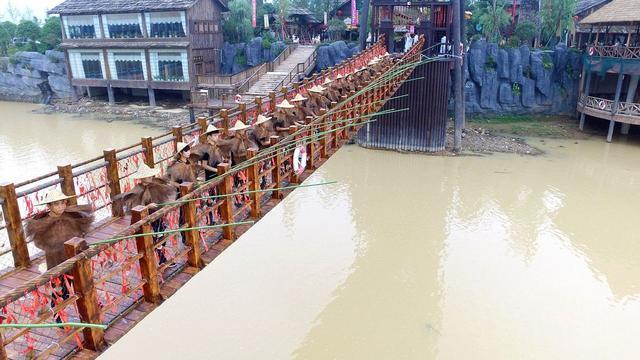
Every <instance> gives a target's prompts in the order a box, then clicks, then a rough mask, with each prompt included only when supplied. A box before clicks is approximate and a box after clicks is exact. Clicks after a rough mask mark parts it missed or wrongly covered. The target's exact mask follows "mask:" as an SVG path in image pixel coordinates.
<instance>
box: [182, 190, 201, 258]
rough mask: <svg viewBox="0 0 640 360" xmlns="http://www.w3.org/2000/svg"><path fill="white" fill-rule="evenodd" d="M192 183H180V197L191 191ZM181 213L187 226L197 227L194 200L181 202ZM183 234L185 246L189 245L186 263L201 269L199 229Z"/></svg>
mask: <svg viewBox="0 0 640 360" xmlns="http://www.w3.org/2000/svg"><path fill="white" fill-rule="evenodd" d="M192 188H193V184H192V183H190V182H184V183H182V184H180V197H183V196H185V195H187V194H188V193H190V192H191V190H192ZM182 213H183V214H184V222H185V224H186V226H187V227H190V228H192V227H197V226H198V219H197V217H196V203H195V201H188V202H185V203H184V204H182ZM184 236H185V239H186V242H187V246H189V247H191V250H189V253H188V254H187V263H188V264H189V266H193V267H195V268H199V269H202V268H203V267H204V263H203V262H202V258H201V257H200V231H198V230H189V231H185V232H184Z"/></svg>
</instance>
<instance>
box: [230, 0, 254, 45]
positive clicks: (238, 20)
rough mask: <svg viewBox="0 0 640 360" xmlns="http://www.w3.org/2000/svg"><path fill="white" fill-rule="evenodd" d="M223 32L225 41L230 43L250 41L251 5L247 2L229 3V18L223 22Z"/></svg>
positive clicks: (240, 0)
mask: <svg viewBox="0 0 640 360" xmlns="http://www.w3.org/2000/svg"><path fill="white" fill-rule="evenodd" d="M223 31H224V37H225V39H227V40H229V41H230V42H232V43H240V42H247V41H249V40H251V38H252V37H253V27H251V4H250V3H249V2H248V1H247V0H231V1H229V17H228V18H227V19H226V20H225V22H224V25H223Z"/></svg>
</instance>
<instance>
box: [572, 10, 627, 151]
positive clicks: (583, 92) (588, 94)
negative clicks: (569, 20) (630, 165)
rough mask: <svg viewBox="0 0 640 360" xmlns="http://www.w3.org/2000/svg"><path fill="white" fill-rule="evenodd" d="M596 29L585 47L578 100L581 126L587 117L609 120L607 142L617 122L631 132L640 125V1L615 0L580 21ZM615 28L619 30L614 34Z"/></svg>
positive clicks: (581, 23) (624, 129)
mask: <svg viewBox="0 0 640 360" xmlns="http://www.w3.org/2000/svg"><path fill="white" fill-rule="evenodd" d="M580 25H581V26H589V27H590V28H592V29H593V31H592V32H591V33H590V34H589V38H588V41H587V44H586V48H585V60H584V66H583V70H582V83H581V86H580V96H579V99H578V108H577V110H578V112H580V129H583V127H584V121H585V116H586V115H589V116H592V117H595V118H599V119H604V120H608V121H609V132H608V134H607V141H608V142H611V139H612V137H613V132H614V129H615V125H616V123H621V124H622V126H621V133H622V134H628V133H629V129H630V127H631V125H640V93H637V88H638V80H639V79H640V0H613V1H612V2H610V3H608V4H606V5H604V6H602V8H600V9H598V10H596V11H595V12H593V13H592V14H591V15H589V16H587V17H586V18H584V19H583V20H582V21H581V22H580ZM612 29H617V30H615V32H614V33H611V30H612Z"/></svg>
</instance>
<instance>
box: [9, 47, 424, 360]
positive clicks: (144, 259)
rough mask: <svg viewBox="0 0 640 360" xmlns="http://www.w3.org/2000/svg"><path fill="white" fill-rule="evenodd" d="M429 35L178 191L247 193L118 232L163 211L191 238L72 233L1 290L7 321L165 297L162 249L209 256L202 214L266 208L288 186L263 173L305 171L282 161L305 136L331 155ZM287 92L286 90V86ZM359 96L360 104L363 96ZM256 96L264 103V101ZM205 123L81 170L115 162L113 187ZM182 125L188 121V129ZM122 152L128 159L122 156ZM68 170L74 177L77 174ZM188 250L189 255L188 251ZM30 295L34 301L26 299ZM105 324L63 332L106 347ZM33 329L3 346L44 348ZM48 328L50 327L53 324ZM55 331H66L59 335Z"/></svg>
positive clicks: (190, 260)
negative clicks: (97, 239)
mask: <svg viewBox="0 0 640 360" xmlns="http://www.w3.org/2000/svg"><path fill="white" fill-rule="evenodd" d="M423 43H424V40H423V39H422V41H419V42H418V44H419V45H417V46H416V47H415V48H414V49H412V51H410V52H408V53H407V54H405V55H404V58H403V60H402V61H400V62H398V63H396V64H394V65H393V66H392V67H391V68H390V69H388V70H387V71H386V72H384V73H383V74H381V75H380V76H379V77H378V78H377V79H375V80H373V81H372V82H371V84H369V85H367V86H366V87H365V88H363V89H360V90H358V91H353V92H352V93H351V94H349V96H345V97H344V98H343V99H342V101H341V102H340V103H339V104H337V105H336V106H335V107H333V108H331V109H330V110H328V111H327V110H324V111H323V112H322V113H321V115H320V116H318V117H316V118H315V119H312V118H308V119H307V121H306V124H305V126H303V127H302V128H297V127H295V126H294V127H292V128H291V129H290V134H289V135H288V136H285V137H283V138H282V139H277V138H272V143H273V145H274V146H273V147H272V148H267V149H265V150H262V151H259V152H258V151H255V150H250V151H249V155H250V156H249V160H247V161H245V162H243V163H240V164H238V165H237V166H235V167H233V168H230V167H229V166H228V165H226V164H221V165H220V166H219V168H218V170H219V171H218V174H219V176H217V177H216V178H214V179H213V180H211V181H208V182H205V183H203V184H201V185H200V186H198V187H193V185H190V184H184V185H183V186H182V188H181V196H180V201H185V200H191V199H197V198H201V197H203V195H207V194H209V193H210V192H211V191H212V190H213V189H216V190H217V194H218V195H224V194H232V193H236V192H242V191H245V190H252V191H253V192H252V193H251V196H250V197H249V198H248V199H247V198H244V196H241V198H240V201H239V202H240V203H239V204H234V202H235V201H236V200H237V196H234V197H231V196H229V197H224V198H220V199H217V200H216V201H215V203H214V204H213V205H211V206H210V207H209V208H208V210H206V211H200V212H199V211H198V210H196V208H197V209H200V208H202V205H203V202H204V201H205V200H202V199H198V200H194V201H191V202H184V203H180V204H175V205H167V206H165V207H163V208H160V209H158V210H157V211H155V212H154V213H153V214H150V215H149V214H148V210H147V209H146V208H137V209H134V211H132V218H131V225H129V226H127V227H126V228H124V229H122V230H121V231H118V232H117V233H116V234H113V236H114V237H123V236H132V235H135V234H148V233H150V232H152V229H151V224H152V223H154V222H155V221H158V220H162V219H165V220H166V219H169V220H167V221H168V222H169V228H170V229H178V228H180V229H184V230H185V231H184V233H185V245H184V246H183V245H181V244H182V242H181V241H176V236H175V234H174V235H168V236H164V237H162V238H161V239H153V238H152V237H151V236H148V235H144V236H138V237H131V238H128V239H125V240H123V241H118V242H115V243H110V244H104V245H98V246H92V247H90V248H89V249H86V250H83V249H84V247H85V246H86V240H84V239H77V238H76V239H72V240H70V241H69V242H67V245H68V252H67V254H68V255H69V258H68V259H67V260H66V261H65V262H63V263H61V264H60V265H58V266H56V267H54V268H52V269H50V270H48V271H46V272H45V273H43V274H42V275H40V276H37V277H36V278H33V279H31V280H29V281H27V282H25V283H24V284H22V285H21V286H19V287H17V288H15V289H14V290H12V291H10V292H8V293H7V294H5V295H3V296H2V297H0V308H1V309H2V314H3V317H4V320H5V321H4V322H7V321H10V322H20V323H28V322H33V321H35V322H36V323H42V322H45V321H46V320H48V319H53V318H55V316H62V315H64V312H66V315H65V316H70V314H72V313H73V314H75V315H73V316H77V317H79V318H80V320H81V321H82V322H85V323H100V324H105V325H110V323H111V321H113V320H114V319H115V318H116V317H117V316H119V314H120V313H121V312H122V311H125V310H126V309H127V308H128V307H129V306H131V305H132V304H134V303H135V302H136V301H138V300H139V299H140V298H144V299H145V300H146V301H150V302H158V301H160V299H161V298H160V296H159V286H160V285H159V277H160V276H162V274H163V273H164V271H165V270H168V265H170V264H169V263H165V264H164V265H162V266H158V264H157V259H156V256H157V251H158V250H160V251H165V252H166V251H167V249H169V254H167V255H168V257H169V260H168V261H170V262H173V261H176V262H179V261H182V264H184V265H182V266H187V265H189V266H194V267H200V266H202V260H200V257H199V256H200V254H201V253H203V252H204V251H205V250H206V248H207V246H209V245H210V244H209V243H208V241H209V240H207V239H206V238H207V237H206V236H202V235H201V234H200V231H198V230H193V229H194V228H197V227H198V226H199V225H200V224H201V223H204V224H206V219H207V218H208V217H209V216H210V215H211V216H213V217H215V218H216V224H225V223H226V224H233V223H236V222H237V219H238V218H240V219H242V218H246V217H247V216H249V217H252V218H255V219H257V218H258V217H259V216H260V204H261V202H262V201H264V200H265V199H268V198H269V197H276V198H279V197H280V196H281V194H280V190H273V191H272V193H271V195H269V194H268V193H266V192H264V193H263V192H260V191H258V190H259V189H260V188H261V184H260V180H261V178H264V180H265V182H266V183H265V184H264V185H265V189H280V188H281V187H282V185H286V184H287V183H296V182H297V181H299V179H298V177H297V175H296V174H294V173H292V172H291V171H290V170H289V171H287V170H286V169H281V168H280V166H278V165H279V164H283V163H284V161H285V160H289V161H291V160H292V159H291V158H292V154H293V149H294V148H295V147H296V146H297V145H300V144H301V145H302V146H307V149H308V151H307V152H308V153H309V155H310V164H309V166H310V167H313V165H312V164H313V163H314V162H315V160H316V159H317V158H323V157H324V158H326V157H327V156H328V155H327V154H328V152H329V150H330V149H333V148H336V147H337V146H338V144H339V143H340V142H341V141H343V140H344V139H346V138H347V137H348V135H349V133H351V132H352V130H353V129H354V128H356V127H358V126H362V124H364V123H365V122H367V121H372V120H370V118H371V116H375V115H376V114H377V111H378V110H379V109H380V108H381V107H382V106H383V104H384V102H385V101H386V100H388V97H390V96H391V95H393V93H394V92H395V90H396V89H397V88H398V87H399V86H400V85H401V83H402V80H404V79H406V78H407V77H408V76H409V75H410V72H411V70H412V69H413V67H415V65H414V64H416V63H418V62H419V60H420V58H419V56H420V53H419V49H418V47H421V46H422V45H423ZM383 52H384V47H383V46H382V45H378V44H376V45H374V46H372V47H370V48H369V49H367V50H365V51H363V53H364V54H365V55H367V57H360V58H358V57H356V58H354V59H351V61H353V62H359V63H357V64H349V63H343V64H341V65H340V66H338V67H337V69H331V70H330V71H326V72H324V73H323V74H322V76H314V77H312V78H311V81H307V82H306V84H305V85H304V86H299V87H298V88H297V90H298V91H304V89H305V87H307V86H313V85H312V84H316V83H320V82H322V81H323V80H324V78H325V77H326V76H332V75H333V76H335V74H336V73H337V72H340V71H346V70H344V69H350V70H352V69H355V68H356V67H360V66H362V65H365V64H366V63H367V62H368V61H369V59H370V58H372V57H373V56H378V55H381V54H382V53H383ZM282 96H287V94H283V95H282ZM355 103H357V104H359V105H355ZM257 105H259V106H262V104H257ZM361 105H368V107H367V106H363V107H360V106H361ZM391 111H393V110H391ZM243 112H244V114H242V113H241V114H240V116H244V118H245V119H246V118H247V114H246V108H245V109H244V111H243ZM223 120H224V119H223ZM226 120H227V123H226V124H225V125H226V126H227V128H228V127H229V126H230V125H231V124H229V122H228V120H229V119H228V118H227V119H226ZM206 124H207V121H206V119H204V118H200V119H198V123H197V125H195V126H192V127H177V128H174V130H173V131H172V132H171V133H168V134H164V135H163V136H160V137H156V138H155V140H160V141H154V138H151V137H148V138H143V139H142V141H141V142H140V143H139V144H136V145H134V146H130V147H128V148H126V150H132V149H134V148H136V147H137V146H138V145H140V146H142V148H141V149H135V150H134V151H132V152H130V153H127V154H120V156H119V155H118V151H116V150H110V151H105V156H104V157H101V158H97V160H101V161H102V163H99V164H96V165H94V169H90V170H91V171H86V170H82V169H81V170H78V171H77V172H76V174H79V173H81V172H82V171H86V172H85V174H86V173H91V172H93V171H97V170H100V171H102V170H106V172H107V174H106V175H107V176H109V174H108V173H109V170H111V172H115V174H116V178H117V180H115V178H113V179H111V180H109V181H108V182H107V183H104V184H100V186H101V187H102V188H107V187H108V188H109V189H112V190H113V186H114V183H117V184H118V185H120V184H121V178H125V175H123V173H132V172H133V171H135V169H137V167H135V169H132V167H133V166H131V167H129V166H126V167H125V166H124V165H129V164H119V163H120V161H122V160H126V161H130V159H132V158H136V159H138V161H144V162H145V163H147V164H150V163H152V164H153V165H155V164H156V163H158V162H157V160H158V159H157V156H156V155H157V154H156V153H155V152H154V148H155V147H158V146H164V147H167V145H168V146H169V147H173V146H175V141H177V140H178V139H181V140H184V137H185V136H198V134H199V132H200V130H201V129H203V128H205V127H206ZM183 130H186V131H184V132H183ZM163 138H164V139H163ZM278 140H280V141H278ZM160 143H162V144H160ZM174 151H175V149H174ZM140 155H142V156H140ZM118 157H120V158H121V160H118ZM160 157H161V156H160ZM114 159H115V161H114ZM160 162H161V161H160ZM274 164H275V165H274ZM134 165H135V164H134ZM150 166H151V165H150ZM119 167H120V168H119ZM72 168H73V167H72V166H70V165H68V166H65V167H63V169H61V170H59V173H60V174H61V179H62V180H61V181H63V182H64V183H65V185H66V187H64V188H68V187H69V185H71V186H73V185H74V182H73V181H74V180H75V179H74V178H73V172H70V170H72ZM132 170H133V171H132ZM247 172H248V179H247V181H246V184H245V185H238V184H236V185H234V178H237V177H238V176H239V175H241V174H243V173H247ZM70 175H71V180H72V182H71V184H69V176H70ZM123 185H124V184H123ZM64 188H63V189H64ZM67 190H69V189H67ZM196 203H199V204H196ZM196 206H197V207H196ZM234 207H236V208H234ZM180 209H182V211H183V212H184V214H185V218H186V220H185V222H184V224H183V225H179V224H178V222H177V215H178V214H177V213H178V212H179V210H180ZM171 218H173V220H171ZM236 227H237V226H224V227H222V228H221V229H220V230H218V229H216V230H214V233H216V234H219V235H220V236H222V237H223V238H225V239H228V240H233V239H235V228H236ZM211 244H212V243H211ZM185 258H186V260H180V259H185ZM60 282H62V283H69V285H68V286H67V288H69V289H70V290H71V296H70V297H68V298H67V299H66V300H65V299H62V297H60V296H56V295H55V294H56V292H55V291H54V290H53V289H55V288H59V287H60V285H59V284H60ZM37 298H46V299H53V300H56V299H57V300H58V301H57V303H58V305H57V306H56V307H55V308H54V309H53V311H49V312H47V314H46V315H43V316H39V317H38V316H36V317H33V316H27V315H25V314H24V310H21V309H25V308H33V309H34V311H35V310H37V309H40V310H42V309H43V308H46V309H48V308H49V300H46V301H45V300H43V301H40V304H39V307H37V306H36V302H35V300H33V301H32V299H37ZM80 303H81V304H82V306H77V307H75V305H76V304H80ZM25 304H27V305H29V304H31V305H29V307H25ZM75 308H77V309H78V310H81V311H80V312H79V313H78V312H77V311H76V310H74V309H75ZM63 321H64V319H63ZM18 331H20V332H18ZM37 331H46V330H37ZM80 333H82V340H83V341H81V340H80ZM103 333H104V331H103V330H102V329H99V328H91V329H88V328H79V329H74V330H69V331H68V332H66V333H65V334H64V338H63V339H61V341H60V343H67V342H69V341H71V342H73V341H74V340H75V341H76V342H77V343H78V346H80V345H82V346H86V347H88V348H90V349H93V348H95V349H98V348H99V347H100V346H101V344H102V343H103V335H104V334H103ZM29 334H38V335H42V333H38V332H36V330H29V329H17V330H12V331H8V332H5V334H4V336H3V337H0V341H2V339H4V344H1V343H0V351H5V348H6V349H8V350H9V351H10V352H15V347H16V346H18V345H16V344H17V343H16V341H18V340H19V339H22V340H24V342H26V343H27V348H28V349H30V351H35V352H36V353H37V352H38V351H40V350H39V348H38V349H36V347H37V346H36V345H37V344H35V345H34V344H33V341H32V340H33V337H32V338H31V344H30V338H29V336H31V335H29ZM47 334H49V335H51V333H47ZM54 337H55V338H58V337H59V335H56V336H54ZM22 340H21V341H22ZM81 343H82V344H81ZM21 344H22V343H21ZM47 351H48V352H49V353H51V352H53V351H57V350H55V349H54V350H52V347H51V346H48V347H46V348H45V349H44V350H41V352H40V353H39V354H38V355H39V356H42V355H43V354H45V353H46V352H47ZM0 355H1V354H0Z"/></svg>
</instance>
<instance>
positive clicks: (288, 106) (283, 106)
mask: <svg viewBox="0 0 640 360" xmlns="http://www.w3.org/2000/svg"><path fill="white" fill-rule="evenodd" d="M276 107H279V108H281V109H293V108H294V106H293V105H291V104H289V102H288V101H287V99H284V100H282V102H281V103H280V104H278V105H276Z"/></svg>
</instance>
